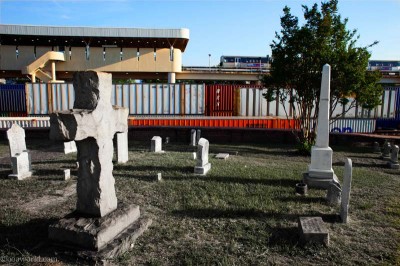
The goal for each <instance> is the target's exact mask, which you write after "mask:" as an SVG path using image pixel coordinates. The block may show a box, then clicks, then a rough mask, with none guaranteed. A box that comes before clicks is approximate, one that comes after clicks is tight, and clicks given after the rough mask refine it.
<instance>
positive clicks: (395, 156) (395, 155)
mask: <svg viewBox="0 0 400 266" xmlns="http://www.w3.org/2000/svg"><path fill="white" fill-rule="evenodd" d="M388 165H389V167H390V168H391V169H399V168H400V165H399V146H397V145H394V146H393V147H392V152H391V154H390V161H389V162H388Z"/></svg>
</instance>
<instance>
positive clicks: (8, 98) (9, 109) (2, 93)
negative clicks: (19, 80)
mask: <svg viewBox="0 0 400 266" xmlns="http://www.w3.org/2000/svg"><path fill="white" fill-rule="evenodd" d="M23 115H26V102H25V85H23V84H18V85H0V116H23Z"/></svg>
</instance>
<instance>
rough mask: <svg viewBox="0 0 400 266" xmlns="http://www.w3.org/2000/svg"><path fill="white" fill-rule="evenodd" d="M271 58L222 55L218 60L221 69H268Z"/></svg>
mask: <svg viewBox="0 0 400 266" xmlns="http://www.w3.org/2000/svg"><path fill="white" fill-rule="evenodd" d="M270 66H271V58H270V57H269V55H267V56H265V57H262V56H228V55H223V56H221V59H220V67H222V68H240V69H262V70H265V69H269V68H270Z"/></svg>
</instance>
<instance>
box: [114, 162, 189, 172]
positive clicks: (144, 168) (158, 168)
mask: <svg viewBox="0 0 400 266" xmlns="http://www.w3.org/2000/svg"><path fill="white" fill-rule="evenodd" d="M193 169H194V166H160V165H157V166H154V165H138V166H134V165H121V164H119V165H114V170H115V171H164V172H168V171H176V172H181V173H183V174H188V173H193Z"/></svg>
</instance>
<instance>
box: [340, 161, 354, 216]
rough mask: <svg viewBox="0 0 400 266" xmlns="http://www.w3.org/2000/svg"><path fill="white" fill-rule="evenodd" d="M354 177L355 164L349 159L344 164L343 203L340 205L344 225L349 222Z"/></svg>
mask: <svg viewBox="0 0 400 266" xmlns="http://www.w3.org/2000/svg"><path fill="white" fill-rule="evenodd" d="M352 176H353V164H352V161H351V159H349V158H347V159H346V161H345V164H344V177H343V191H342V201H341V203H340V218H341V219H342V222H343V223H347V222H348V221H349V203H350V191H351V179H352Z"/></svg>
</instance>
